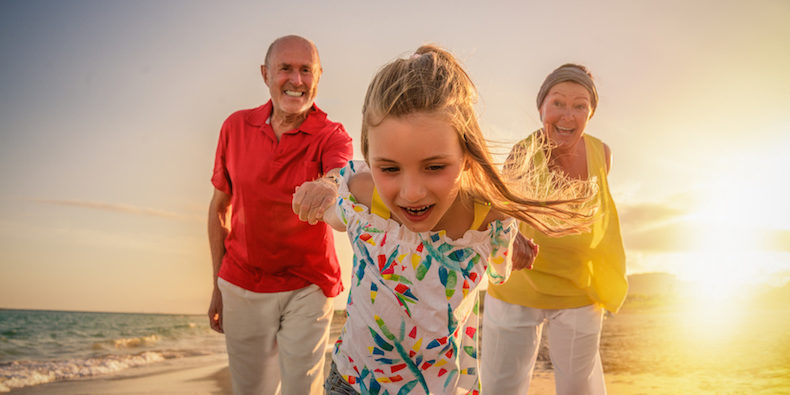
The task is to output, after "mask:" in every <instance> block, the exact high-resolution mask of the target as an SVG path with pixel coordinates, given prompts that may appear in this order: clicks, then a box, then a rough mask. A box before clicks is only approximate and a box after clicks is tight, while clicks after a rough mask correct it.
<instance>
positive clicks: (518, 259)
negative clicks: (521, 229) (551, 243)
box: [512, 233, 538, 270]
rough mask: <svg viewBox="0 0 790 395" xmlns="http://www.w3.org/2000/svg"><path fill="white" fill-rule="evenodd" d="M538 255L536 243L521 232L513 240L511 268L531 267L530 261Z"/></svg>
mask: <svg viewBox="0 0 790 395" xmlns="http://www.w3.org/2000/svg"><path fill="white" fill-rule="evenodd" d="M537 256H538V245H537V244H535V242H534V241H532V239H528V238H526V237H524V235H522V234H521V233H519V234H518V236H516V240H515V241H514V242H513V256H512V259H513V270H521V269H532V263H533V262H535V258H537Z"/></svg>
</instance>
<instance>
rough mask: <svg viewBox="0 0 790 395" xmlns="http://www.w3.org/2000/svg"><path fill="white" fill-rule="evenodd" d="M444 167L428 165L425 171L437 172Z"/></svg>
mask: <svg viewBox="0 0 790 395" xmlns="http://www.w3.org/2000/svg"><path fill="white" fill-rule="evenodd" d="M444 167H445V166H444V165H430V166H428V167H426V169H427V170H428V171H439V170H442V169H444Z"/></svg>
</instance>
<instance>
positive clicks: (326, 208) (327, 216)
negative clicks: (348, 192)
mask: <svg viewBox="0 0 790 395" xmlns="http://www.w3.org/2000/svg"><path fill="white" fill-rule="evenodd" d="M339 178H340V174H339V169H332V170H330V171H329V172H327V174H325V175H324V176H323V177H321V178H319V179H317V180H315V181H309V182H305V183H304V184H302V185H300V186H298V187H296V191H294V194H293V200H292V202H291V208H292V209H293V211H294V214H296V215H297V216H298V217H299V219H300V220H302V221H305V222H307V223H309V224H311V225H315V224H316V223H317V222H318V221H324V222H326V223H327V224H329V226H331V227H332V228H333V229H334V230H336V231H338V232H345V230H346V224H344V223H343V221H342V220H341V219H340V218H339V217H338V216H337V212H336V211H335V210H334V209H333V206H334V203H335V201H337V183H338V179H339Z"/></svg>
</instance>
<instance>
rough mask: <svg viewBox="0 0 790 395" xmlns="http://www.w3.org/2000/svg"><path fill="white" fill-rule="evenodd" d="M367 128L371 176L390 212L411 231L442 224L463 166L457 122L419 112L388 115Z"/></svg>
mask: <svg viewBox="0 0 790 395" xmlns="http://www.w3.org/2000/svg"><path fill="white" fill-rule="evenodd" d="M368 133H369V139H370V140H369V141H370V145H369V147H368V158H369V163H370V169H371V174H372V176H373V181H374V183H375V184H376V188H377V189H378V191H379V195H380V196H381V199H382V200H383V202H384V204H385V205H387V207H388V208H389V209H390V213H392V216H393V217H394V218H395V219H397V220H398V222H400V223H401V224H403V225H405V226H406V227H407V228H409V230H411V231H413V232H426V231H430V230H434V231H438V230H442V229H444V223H445V222H446V221H445V220H446V218H445V216H446V215H447V212H448V210H449V209H450V208H451V207H453V204H454V203H455V201H456V198H457V197H458V191H459V189H460V180H461V172H462V171H463V169H464V153H463V151H462V149H461V144H460V143H459V142H458V133H456V131H455V129H454V128H453V126H452V125H451V124H450V123H449V122H447V121H446V120H445V119H444V117H441V116H439V115H436V114H430V113H429V114H425V113H415V114H410V115H407V116H404V117H399V118H392V117H388V118H385V119H384V121H382V122H381V123H380V124H379V125H377V126H375V127H371V128H370V129H369V131H368Z"/></svg>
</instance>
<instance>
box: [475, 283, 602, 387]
mask: <svg viewBox="0 0 790 395" xmlns="http://www.w3.org/2000/svg"><path fill="white" fill-rule="evenodd" d="M484 306H485V308H484V310H483V339H482V348H483V350H482V356H481V361H480V365H481V372H480V375H481V376H480V378H481V380H482V390H483V394H494V395H516V394H526V393H527V390H528V389H529V382H530V380H531V378H532V371H533V370H534V369H535V360H536V359H537V357H538V350H539V348H540V335H541V332H542V330H543V324H544V322H547V323H548V335H549V354H550V357H551V364H552V367H553V369H554V380H555V385H556V390H557V395H587V394H589V395H605V394H606V383H605V382H604V377H603V367H602V365H601V355H600V353H599V352H598V347H599V345H600V339H601V323H602V320H603V310H602V309H601V308H600V307H597V306H594V305H590V306H583V307H579V308H574V309H557V310H545V309H535V308H531V307H526V306H521V305H516V304H510V303H507V302H503V301H501V300H499V299H496V298H493V297H491V296H490V295H486V299H485V305H484Z"/></svg>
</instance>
